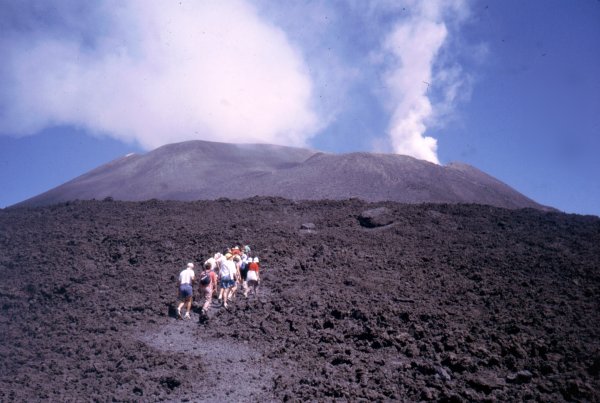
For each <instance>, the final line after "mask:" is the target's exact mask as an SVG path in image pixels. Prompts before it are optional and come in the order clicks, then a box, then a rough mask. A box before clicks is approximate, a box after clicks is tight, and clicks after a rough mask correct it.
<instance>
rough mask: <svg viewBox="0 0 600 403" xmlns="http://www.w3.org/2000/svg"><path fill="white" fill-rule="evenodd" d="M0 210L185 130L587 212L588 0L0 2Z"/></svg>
mask: <svg viewBox="0 0 600 403" xmlns="http://www.w3.org/2000/svg"><path fill="white" fill-rule="evenodd" d="M0 59H1V60H2V61H3V62H2V63H1V64H0V189H2V190H1V191H0V207H6V206H9V205H11V204H14V203H17V202H19V201H22V200H24V199H26V198H29V197H32V196H34V195H36V194H39V193H42V192H44V191H46V190H49V189H51V188H53V187H55V186H58V185H60V184H61V183H64V182H66V181H68V180H70V179H73V178H75V177H77V176H79V175H81V174H83V173H85V172H87V171H89V170H91V169H93V168H95V167H97V166H99V165H101V164H104V163H106V162H109V161H111V160H112V159H115V158H117V157H120V156H122V155H125V154H127V153H130V152H136V153H143V152H146V151H149V150H152V149H154V148H156V147H158V146H160V145H163V144H168V143H172V142H177V141H185V140H190V139H204V140H213V141H224V142H265V143H276V144H285V145H295V146H306V147H311V148H315V149H319V150H323V151H327V152H352V151H377V152H390V153H400V154H408V155H412V156H415V157H417V158H421V159H426V160H429V161H431V162H435V163H440V164H447V163H449V162H452V161H462V162H465V163H468V164H471V165H473V166H475V167H477V168H479V169H481V170H483V171H484V172H487V173H488V174H490V175H492V176H494V177H496V178H498V179H500V180H502V181H504V182H505V183H507V184H508V185H510V186H512V187H513V188H515V189H517V190H518V191H520V192H522V193H523V194H525V195H526V196H528V197H530V198H532V199H534V200H536V201H538V202H540V203H542V204H546V205H550V206H553V207H556V208H558V209H560V210H562V211H566V212H569V213H578V214H594V215H600V180H598V176H599V174H600V158H598V154H600V74H599V72H600V1H596V0H543V1H542V0H539V1H538V0H528V1H516V0H503V1H477V0H472V1H468V0H448V1H434V0H431V1H416V0H400V1H377V2H368V1H287V2H272V1H267V0H255V1H226V2H203V1H187V0H183V1H162V2H161V1H141V0H135V1H133V0H130V1H116V0H103V1H98V2H81V1H76V0H62V1H41V0H35V1H34V0H24V1H11V0H0Z"/></svg>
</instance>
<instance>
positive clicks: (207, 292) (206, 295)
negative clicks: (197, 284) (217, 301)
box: [202, 287, 213, 313]
mask: <svg viewBox="0 0 600 403" xmlns="http://www.w3.org/2000/svg"><path fill="white" fill-rule="evenodd" d="M212 293H213V290H212V287H207V288H206V289H204V305H202V312H204V313H206V312H208V308H209V307H210V303H211V302H212Z"/></svg>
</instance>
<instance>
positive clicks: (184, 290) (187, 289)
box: [179, 284, 193, 298]
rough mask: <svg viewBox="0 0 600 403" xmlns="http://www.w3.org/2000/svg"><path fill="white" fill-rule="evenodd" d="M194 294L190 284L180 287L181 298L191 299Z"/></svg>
mask: <svg viewBox="0 0 600 403" xmlns="http://www.w3.org/2000/svg"><path fill="white" fill-rule="evenodd" d="M192 294H193V291H192V286H191V285H190V284H181V285H180V286H179V296H180V297H181V298H189V297H191V296H192Z"/></svg>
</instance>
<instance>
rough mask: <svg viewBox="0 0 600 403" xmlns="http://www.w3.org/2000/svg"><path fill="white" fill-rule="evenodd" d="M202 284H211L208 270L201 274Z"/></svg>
mask: <svg viewBox="0 0 600 403" xmlns="http://www.w3.org/2000/svg"><path fill="white" fill-rule="evenodd" d="M200 284H201V285H209V284H210V275H209V273H208V272H207V271H206V270H205V271H203V272H202V274H200Z"/></svg>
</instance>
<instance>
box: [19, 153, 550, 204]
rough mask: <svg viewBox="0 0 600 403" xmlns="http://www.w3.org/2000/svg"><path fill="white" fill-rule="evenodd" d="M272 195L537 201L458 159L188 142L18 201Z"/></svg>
mask: <svg viewBox="0 0 600 403" xmlns="http://www.w3.org/2000/svg"><path fill="white" fill-rule="evenodd" d="M252 196H278V197H284V198H287V199H295V200H321V199H332V200H344V199H349V198H359V199H362V200H366V201H384V200H390V201H398V202H404V203H426V202H428V203H476V204H488V205H493V206H497V207H505V208H524V207H532V208H537V209H542V210H548V208H546V207H544V206H541V205H539V204H537V203H536V202H534V201H533V200H531V199H528V198H527V197H525V196H523V195H522V194H520V193H518V192H517V191H515V190H514V189H512V188H510V187H509V186H507V185H506V184H504V183H502V182H500V181H498V180H496V179H494V178H493V177H491V176H489V175H486V174H485V173H483V172H481V171H479V170H477V169H475V168H473V167H471V166H468V165H465V164H458V163H452V164H449V165H448V166H440V165H436V164H432V163H429V162H426V161H422V160H417V159H415V158H412V157H408V156H404V155H396V154H375V153H350V154H326V153H321V152H316V151H313V150H308V149H302V148H293V147H283V146H275V145H267V144H225V143H214V142H206V141H188V142H184V143H177V144H171V145H167V146H163V147H160V148H158V149H156V150H154V151H152V152H149V153H147V154H144V155H130V156H127V157H123V158H120V159H117V160H115V161H112V162H110V163H108V164H106V165H103V166H101V167H99V168H97V169H94V170H92V171H90V172H88V173H86V174H84V175H82V176H80V177H78V178H75V179H73V180H72V181H70V182H67V183H65V184H63V185H61V186H58V187H57V188H54V189H52V190H49V191H48V192H45V193H43V194H41V195H38V196H35V197H33V198H31V199H28V200H26V201H24V202H21V203H19V204H18V205H21V206H41V205H49V204H54V203H59V202H64V201H69V200H91V199H96V200H102V199H104V198H106V197H111V198H113V199H115V200H128V201H143V200H150V199H159V200H182V201H190V200H216V199H219V198H230V199H243V198H247V197H252Z"/></svg>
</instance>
